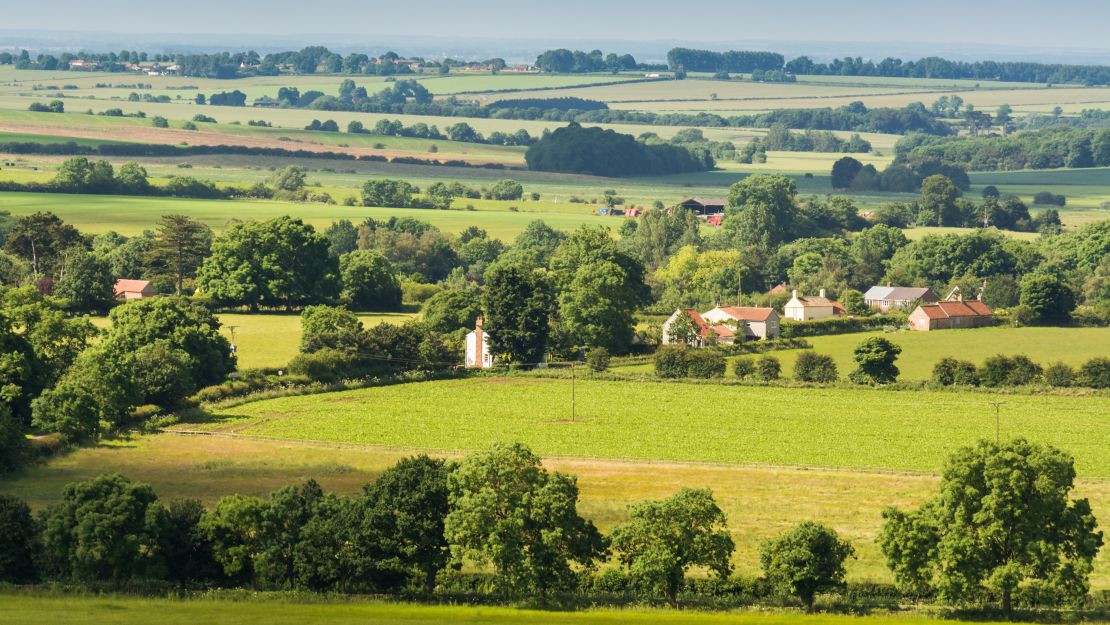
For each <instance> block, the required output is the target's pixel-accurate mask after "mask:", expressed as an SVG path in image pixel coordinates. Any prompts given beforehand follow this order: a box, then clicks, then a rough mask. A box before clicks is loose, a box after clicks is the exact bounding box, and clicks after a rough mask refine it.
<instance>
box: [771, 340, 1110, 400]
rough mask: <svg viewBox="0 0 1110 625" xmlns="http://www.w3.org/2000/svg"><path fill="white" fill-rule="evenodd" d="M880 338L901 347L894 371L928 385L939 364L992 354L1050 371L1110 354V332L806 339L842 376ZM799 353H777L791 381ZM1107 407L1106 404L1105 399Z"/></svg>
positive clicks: (980, 358) (981, 360) (977, 359)
mask: <svg viewBox="0 0 1110 625" xmlns="http://www.w3.org/2000/svg"><path fill="white" fill-rule="evenodd" d="M872 336H882V337H883V338H886V339H889V340H890V341H892V342H894V343H896V344H898V345H899V346H901V347H902V354H901V355H900V356H899V357H898V362H897V363H896V364H897V365H898V368H899V369H900V370H901V371H902V377H903V378H905V379H909V380H928V379H930V378H931V377H932V375H933V365H935V364H936V363H937V361H939V360H940V359H941V358H946V357H951V358H958V359H960V360H969V361H971V362H974V363H975V364H976V365H979V364H982V362H983V361H984V360H985V359H986V358H987V357H989V356H994V355H995V354H1006V355H1014V354H1025V355H1026V356H1028V357H1029V358H1031V359H1033V361H1034V362H1037V363H1040V364H1042V365H1048V364H1051V363H1054V362H1064V363H1067V364H1069V365H1072V366H1073V367H1078V366H1079V365H1082V364H1083V363H1084V362H1086V361H1087V360H1090V359H1091V358H1094V357H1096V356H1105V355H1106V354H1110V328H977V329H972V330H944V331H936V332H912V331H909V330H905V331H902V332H869V333H862V334H839V335H834V336H817V337H813V338H808V339H806V340H807V341H809V342H810V344H812V345H813V350H814V351H816V352H817V353H820V354H829V355H831V356H832V357H833V358H835V359H836V365H837V367H838V368H839V369H840V374H841V376H842V377H843V376H847V374H848V373H849V372H850V371H852V370H853V369H855V361H854V360H852V352H853V350H854V349H855V348H856V346H857V345H859V344H860V342H861V341H863V340H865V339H867V338H869V337H872ZM800 353H801V350H791V351H783V352H775V354H774V355H775V356H776V357H778V358H779V359H780V360H781V361H782V366H783V374H784V375H787V376H789V375H791V373H792V372H793V370H794V362H795V361H796V360H797V358H798V354H800ZM1103 401H1104V402H1107V403H1110V399H1104V400H1103Z"/></svg>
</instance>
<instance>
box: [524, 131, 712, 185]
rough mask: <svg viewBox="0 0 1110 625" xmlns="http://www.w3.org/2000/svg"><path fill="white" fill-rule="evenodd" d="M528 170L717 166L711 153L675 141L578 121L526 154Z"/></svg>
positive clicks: (614, 171) (654, 170)
mask: <svg viewBox="0 0 1110 625" xmlns="http://www.w3.org/2000/svg"><path fill="white" fill-rule="evenodd" d="M524 160H525V161H526V162H527V163H528V169H531V170H534V171H558V172H570V173H581V174H592V175H595V176H610V177H620V176H646V175H665V174H679V173H686V172H693V171H705V170H708V169H713V168H714V167H715V166H716V162H715V161H714V159H713V156H712V155H710V154H709V153H708V152H701V153H700V154H695V153H693V152H691V151H690V150H688V149H686V148H685V147H681V146H680V145H671V144H655V143H643V142H640V141H637V140H636V138H635V137H633V136H631V135H624V134H620V133H617V132H616V131H613V130H603V129H601V128H599V127H592V128H584V127H582V126H580V125H578V124H577V123H575V122H571V123H570V124H569V125H567V126H564V127H562V128H558V129H556V130H555V131H554V132H551V133H548V134H546V135H545V136H544V137H543V138H542V139H540V140H539V141H538V142H536V143H535V144H534V145H532V146H531V147H529V148H528V151H527V152H525V154H524Z"/></svg>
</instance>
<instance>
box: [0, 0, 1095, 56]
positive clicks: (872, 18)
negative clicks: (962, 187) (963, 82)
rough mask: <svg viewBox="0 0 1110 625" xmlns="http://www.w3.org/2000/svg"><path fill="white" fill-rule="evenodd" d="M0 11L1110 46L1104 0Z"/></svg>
mask: <svg viewBox="0 0 1110 625" xmlns="http://www.w3.org/2000/svg"><path fill="white" fill-rule="evenodd" d="M0 15H2V16H3V17H2V19H0V28H5V29H49V30H83V31H95V30H100V31H113V32H138V33H145V34H152V33H198V34H233V33H235V34H274V35H308V34H316V33H328V32H335V33H344V34H359V33H365V34H367V35H375V34H377V35H417V34H423V35H428V36H437V37H465V38H472V37H482V38H486V37H506V38H513V39H524V38H542V39H545V40H552V39H555V40H567V41H573V40H575V39H597V38H606V39H612V40H663V41H666V40H679V41H690V40H694V41H696V40H699V39H704V40H705V41H714V42H725V43H728V42H738V43H742V42H744V41H745V40H760V41H768V40H791V41H801V40H808V41H846V42H852V41H856V42H861V43H862V42H939V43H979V44H986V45H1008V46H1025V45H1029V46H1034V47H1090V48H1103V49H1105V48H1110V39H1108V38H1107V33H1108V31H1110V1H1108V0H1056V1H1055V2H1045V1H1044V0H915V1H914V2H904V1H903V0H841V1H840V2H832V1H829V0H778V1H767V0H760V1H758V2H756V1H751V0H712V1H710V0H678V1H675V0H666V1H663V0H544V1H536V0H512V1H499V0H413V1H407V2H406V1H399V0H389V1H385V2H382V1H379V0H313V1H306V0H267V1H252V0H239V1H235V0H231V1H228V0H185V1H184V2H172V3H170V2H160V1H158V0H103V1H101V2H91V1H90V0H51V1H50V2H48V3H46V4H38V3H34V2H26V1H24V0H0ZM0 43H2V42H0ZM321 43H324V42H321Z"/></svg>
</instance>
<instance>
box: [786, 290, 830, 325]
mask: <svg viewBox="0 0 1110 625" xmlns="http://www.w3.org/2000/svg"><path fill="white" fill-rule="evenodd" d="M791 295H792V297H791V298H790V301H789V302H787V303H786V306H784V307H783V312H784V313H786V318H787V319H793V320H794V321H812V320H814V319H828V318H829V317H832V316H834V315H843V314H844V307H843V306H841V305H840V304H839V303H837V302H834V301H832V300H830V299H829V298H828V297H827V296H826V294H825V289H821V292H820V294H818V295H798V289H794V290H793V291H792V292H791Z"/></svg>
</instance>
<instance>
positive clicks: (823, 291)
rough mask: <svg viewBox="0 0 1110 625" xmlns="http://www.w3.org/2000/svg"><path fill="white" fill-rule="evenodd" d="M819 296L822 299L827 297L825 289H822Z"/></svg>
mask: <svg viewBox="0 0 1110 625" xmlns="http://www.w3.org/2000/svg"><path fill="white" fill-rule="evenodd" d="M819 295H820V296H821V297H825V289H821V292H820V293H819Z"/></svg>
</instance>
